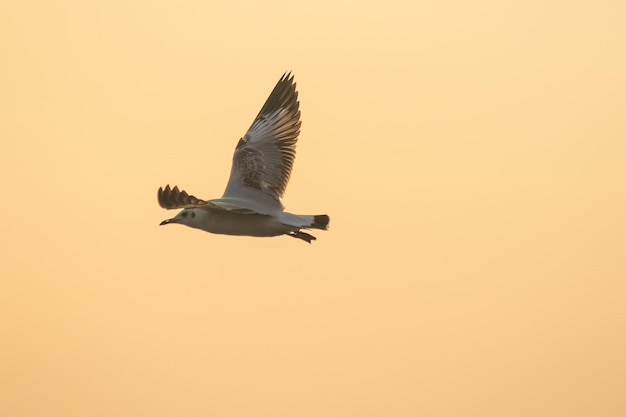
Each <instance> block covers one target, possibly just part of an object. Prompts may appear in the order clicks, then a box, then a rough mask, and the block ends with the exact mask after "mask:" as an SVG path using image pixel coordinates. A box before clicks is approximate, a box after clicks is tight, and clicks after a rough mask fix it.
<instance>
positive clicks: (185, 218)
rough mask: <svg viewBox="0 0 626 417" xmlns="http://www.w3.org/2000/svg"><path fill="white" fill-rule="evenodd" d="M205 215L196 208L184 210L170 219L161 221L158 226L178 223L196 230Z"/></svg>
mask: <svg viewBox="0 0 626 417" xmlns="http://www.w3.org/2000/svg"><path fill="white" fill-rule="evenodd" d="M205 215H206V212H205V211H204V210H199V209H197V208H186V209H183V210H181V211H180V212H179V213H178V214H177V215H176V216H174V217H172V218H171V219H167V220H163V221H162V222H161V224H160V226H163V225H165V224H171V223H180V224H184V225H185V226H189V227H195V228H198V225H199V224H200V223H201V222H202V218H203V217H204V216H205Z"/></svg>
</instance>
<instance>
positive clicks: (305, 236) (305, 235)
mask: <svg viewBox="0 0 626 417" xmlns="http://www.w3.org/2000/svg"><path fill="white" fill-rule="evenodd" d="M289 236H291V237H297V238H298V239H302V240H304V241H306V242H308V243H311V242H312V241H313V240H316V239H317V238H316V237H315V236H312V235H310V234H308V233H304V232H301V231H300V230H296V231H295V232H289Z"/></svg>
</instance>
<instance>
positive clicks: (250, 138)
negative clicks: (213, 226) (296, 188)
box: [223, 73, 300, 207]
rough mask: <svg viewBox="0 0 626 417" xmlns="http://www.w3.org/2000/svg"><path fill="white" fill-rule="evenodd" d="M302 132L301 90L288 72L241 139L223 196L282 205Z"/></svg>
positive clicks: (274, 205) (273, 205)
mask: <svg viewBox="0 0 626 417" xmlns="http://www.w3.org/2000/svg"><path fill="white" fill-rule="evenodd" d="M299 133H300V110H299V102H298V93H297V91H296V84H295V83H294V81H293V76H292V75H291V74H289V73H287V74H284V75H283V76H282V77H281V79H280V80H279V81H278V83H277V84H276V87H274V90H273V91H272V93H271V94H270V96H269V98H268V99H267V101H266V102H265V105H263V108H262V109H261V111H260V112H259V114H258V116H257V117H256V119H254V122H253V123H252V126H250V129H248V132H247V133H246V134H245V135H244V136H243V137H242V138H241V139H240V140H239V143H238V144H237V147H236V148H235V154H234V156H233V165H232V168H231V172H230V179H229V180H228V184H227V185H226V190H225V191H224V196H223V198H225V199H227V198H235V199H244V200H250V201H255V202H258V203H261V204H265V205H268V206H272V207H276V206H278V207H282V206H281V204H280V197H282V195H283V194H284V192H285V188H286V187H287V182H288V181H289V176H290V175H291V168H292V167H293V161H294V160H295V157H296V142H297V141H298V134H299Z"/></svg>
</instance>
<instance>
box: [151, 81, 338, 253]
mask: <svg viewBox="0 0 626 417" xmlns="http://www.w3.org/2000/svg"><path fill="white" fill-rule="evenodd" d="M293 78H294V77H293V75H291V73H285V74H284V75H283V76H282V77H281V78H280V80H279V81H278V83H277V84H276V87H274V90H272V93H271V94H270V96H269V98H268V99H267V101H266V102H265V104H264V105H263V107H262V108H261V111H260V112H259V114H258V115H257V117H256V118H255V119H254V122H252V125H251V126H250V128H249V129H248V132H247V133H246V134H245V135H244V136H243V137H242V138H241V139H239V142H238V143H237V147H236V148H235V154H234V155H233V164H232V168H231V171H230V178H229V180H228V184H227V185H226V190H225V191H224V195H223V196H222V197H221V198H216V199H212V200H200V199H199V198H196V197H194V196H193V195H190V194H188V193H187V192H186V191H184V190H179V189H178V187H177V186H175V187H174V188H171V187H170V186H169V184H168V185H167V186H166V187H165V188H162V187H161V188H159V191H158V195H157V197H158V201H159V205H160V206H161V207H163V208H164V209H168V210H171V209H181V208H182V209H183V210H182V211H180V212H179V213H178V214H177V215H176V216H174V217H173V218H171V219H168V220H164V221H162V222H161V226H163V225H165V224H172V223H179V224H184V225H185V226H189V227H193V228H195V229H201V230H204V231H207V232H209V233H217V234H224V235H236V236H257V237H269V236H280V235H288V236H291V237H294V238H298V239H302V240H304V241H306V242H308V243H311V241H313V240H316V238H315V236H312V235H310V234H308V233H306V232H303V231H302V229H321V230H327V229H328V222H329V221H330V218H329V217H328V216H327V215H326V214H321V215H299V214H292V213H288V212H286V211H285V210H284V206H283V205H282V203H281V201H280V198H281V197H282V196H283V194H284V193H285V189H286V188H287V183H288V182H289V176H290V175H291V168H292V167H293V162H294V160H295V158H296V142H297V141H298V134H299V133H300V109H299V106H300V103H299V102H298V92H297V91H296V84H295V82H294V80H293Z"/></svg>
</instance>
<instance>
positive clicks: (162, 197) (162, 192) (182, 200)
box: [157, 184, 250, 212]
mask: <svg viewBox="0 0 626 417" xmlns="http://www.w3.org/2000/svg"><path fill="white" fill-rule="evenodd" d="M157 197H158V200H159V205H160V206H161V207H163V208H164V209H168V210H171V209H181V208H197V207H204V208H214V209H218V210H224V211H237V210H236V209H235V210H229V209H227V208H224V207H222V206H219V205H217V204H214V203H212V202H210V201H205V200H200V199H199V198H196V197H194V196H192V195H189V194H188V193H187V192H186V191H184V190H182V191H181V190H179V189H178V187H176V186H175V187H174V188H170V186H169V184H168V185H167V186H165V188H161V187H159V192H158V194H157ZM243 210H244V211H246V212H247V211H250V210H245V209H243Z"/></svg>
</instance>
